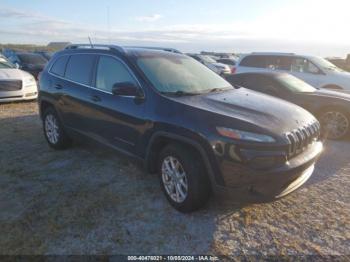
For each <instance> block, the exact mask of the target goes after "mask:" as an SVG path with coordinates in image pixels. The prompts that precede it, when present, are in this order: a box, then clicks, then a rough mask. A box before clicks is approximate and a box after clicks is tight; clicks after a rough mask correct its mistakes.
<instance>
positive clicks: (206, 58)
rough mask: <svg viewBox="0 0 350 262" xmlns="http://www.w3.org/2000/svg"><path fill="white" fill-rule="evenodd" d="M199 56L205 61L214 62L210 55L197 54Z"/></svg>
mask: <svg viewBox="0 0 350 262" xmlns="http://www.w3.org/2000/svg"><path fill="white" fill-rule="evenodd" d="M199 57H200V58H201V59H202V60H203V61H204V62H206V63H211V64H212V63H216V61H215V60H214V59H213V58H211V57H210V56H207V55H199Z"/></svg>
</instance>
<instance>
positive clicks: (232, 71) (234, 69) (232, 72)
mask: <svg viewBox="0 0 350 262" xmlns="http://www.w3.org/2000/svg"><path fill="white" fill-rule="evenodd" d="M236 71H237V68H236V67H234V66H233V67H231V74H236Z"/></svg>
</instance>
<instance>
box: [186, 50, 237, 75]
mask: <svg viewBox="0 0 350 262" xmlns="http://www.w3.org/2000/svg"><path fill="white" fill-rule="evenodd" d="M187 55H188V56H190V57H192V58H194V59H196V60H197V61H198V62H200V63H202V64H203V65H205V66H206V67H208V68H209V69H210V70H212V71H214V72H215V73H217V74H218V75H221V76H225V75H229V74H231V69H230V67H229V66H228V65H225V64H221V63H218V62H216V61H215V60H214V59H213V58H211V57H209V56H207V55H200V54H187Z"/></svg>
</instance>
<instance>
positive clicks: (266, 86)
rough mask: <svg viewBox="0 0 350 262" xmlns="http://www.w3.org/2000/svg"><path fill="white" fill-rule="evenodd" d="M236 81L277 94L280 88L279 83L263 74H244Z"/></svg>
mask: <svg viewBox="0 0 350 262" xmlns="http://www.w3.org/2000/svg"><path fill="white" fill-rule="evenodd" d="M235 81H236V84H237V85H241V86H243V87H246V88H249V89H252V90H255V91H258V92H262V93H266V94H276V93H277V90H278V85H277V84H276V83H275V82H274V81H273V80H271V79H269V78H268V77H266V76H263V75H256V74H244V75H241V77H240V78H239V79H237V80H235Z"/></svg>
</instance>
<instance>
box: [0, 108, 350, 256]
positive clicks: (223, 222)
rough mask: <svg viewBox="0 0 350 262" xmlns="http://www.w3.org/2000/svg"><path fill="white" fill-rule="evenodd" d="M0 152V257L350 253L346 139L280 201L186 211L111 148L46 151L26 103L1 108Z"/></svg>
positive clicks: (216, 203)
mask: <svg viewBox="0 0 350 262" xmlns="http://www.w3.org/2000/svg"><path fill="white" fill-rule="evenodd" d="M0 156H1V158H0V254H130V253H132V254H156V253H162V254H175V253H180V254H204V253H206V254H217V255H237V254H240V255H242V254H244V255H249V254H261V255H274V254H278V255H280V254H293V255H295V254H321V255H339V254H343V255H344V254H348V255H349V254H350V190H349V189H350V163H349V156H350V142H329V143H327V145H326V150H325V153H324V155H323V157H322V159H321V161H319V163H318V165H317V169H316V171H315V173H314V175H313V176H312V178H311V179H310V180H309V182H308V183H307V184H306V185H305V186H304V187H303V188H302V189H300V190H299V191H297V192H294V193H293V194H291V195H289V196H287V197H286V198H283V199H281V200H279V201H276V202H273V203H265V204H253V205H248V206H242V205H240V204H236V203H235V201H234V200H232V199H231V200H226V201H222V200H220V199H212V200H211V201H210V203H209V204H208V206H207V207H206V209H204V210H201V211H198V212H195V213H193V214H190V215H184V214H180V213H178V212H176V211H175V210H174V209H173V208H171V207H170V206H169V205H168V203H167V202H166V200H165V197H163V194H162V192H161V191H160V187H159V183H158V180H157V178H156V177H155V176H152V175H149V174H146V173H145V172H143V171H142V169H140V168H139V167H137V165H135V164H134V163H133V162H131V161H129V160H127V159H126V158H124V157H121V156H119V155H118V154H116V153H114V152H111V151H109V150H106V149H104V148H99V149H98V148H96V147H95V146H81V145H80V146H75V147H74V148H72V149H71V150H68V151H62V152H55V151H53V150H51V149H49V147H48V146H47V144H46V141H45V140H44V137H43V134H42V130H41V123H40V121H39V118H38V112H37V105H36V103H33V102H29V103H13V104H3V105H0Z"/></svg>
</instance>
